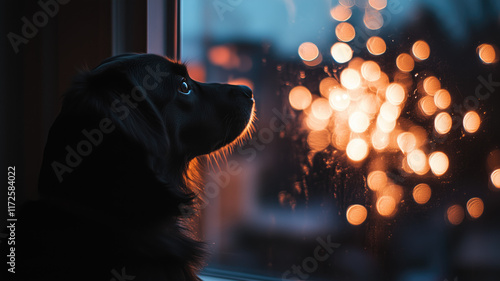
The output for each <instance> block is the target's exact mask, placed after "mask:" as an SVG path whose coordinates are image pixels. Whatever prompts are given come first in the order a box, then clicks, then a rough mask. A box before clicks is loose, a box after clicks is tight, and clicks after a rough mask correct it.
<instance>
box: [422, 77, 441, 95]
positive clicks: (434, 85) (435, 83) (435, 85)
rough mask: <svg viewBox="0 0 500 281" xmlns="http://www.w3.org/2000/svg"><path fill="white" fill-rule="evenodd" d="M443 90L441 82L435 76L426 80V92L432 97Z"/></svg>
mask: <svg viewBox="0 0 500 281" xmlns="http://www.w3.org/2000/svg"><path fill="white" fill-rule="evenodd" d="M439 89H441V82H439V79H437V78H436V77H435V76H429V77H427V78H425V80H424V91H425V92H426V93H427V94H428V95H430V96H434V94H435V93H436V92H437V91H438V90H439Z"/></svg>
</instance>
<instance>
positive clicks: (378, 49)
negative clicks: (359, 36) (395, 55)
mask: <svg viewBox="0 0 500 281" xmlns="http://www.w3.org/2000/svg"><path fill="white" fill-rule="evenodd" d="M366 48H367V49H368V52H370V53H371V54H372V55H376V56H378V55H381V54H383V53H385V49H386V45H385V41H384V39H382V38H380V37H378V36H373V37H370V39H368V41H366Z"/></svg>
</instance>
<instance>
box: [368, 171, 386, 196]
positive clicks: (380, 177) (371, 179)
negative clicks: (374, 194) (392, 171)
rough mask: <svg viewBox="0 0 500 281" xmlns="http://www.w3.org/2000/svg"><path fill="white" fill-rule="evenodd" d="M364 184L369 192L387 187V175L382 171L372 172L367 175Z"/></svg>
mask: <svg viewBox="0 0 500 281" xmlns="http://www.w3.org/2000/svg"><path fill="white" fill-rule="evenodd" d="M366 182H367V184H368V187H369V188H370V189H371V190H373V191H377V190H381V189H382V188H384V187H385V186H386V185H387V175H386V174H385V172H383V171H372V172H370V173H369V174H368V178H367V179H366Z"/></svg>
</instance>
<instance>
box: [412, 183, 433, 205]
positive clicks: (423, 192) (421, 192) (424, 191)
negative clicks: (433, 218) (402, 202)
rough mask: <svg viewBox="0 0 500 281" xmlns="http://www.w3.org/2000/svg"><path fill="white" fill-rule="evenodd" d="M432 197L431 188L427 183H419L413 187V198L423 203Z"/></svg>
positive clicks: (418, 202)
mask: <svg viewBox="0 0 500 281" xmlns="http://www.w3.org/2000/svg"><path fill="white" fill-rule="evenodd" d="M429 199H431V188H430V187H429V185H427V184H425V183H421V184H418V185H417V186H415V188H413V200H415V202H417V204H420V205H423V204H425V203H427V202H428V201H429Z"/></svg>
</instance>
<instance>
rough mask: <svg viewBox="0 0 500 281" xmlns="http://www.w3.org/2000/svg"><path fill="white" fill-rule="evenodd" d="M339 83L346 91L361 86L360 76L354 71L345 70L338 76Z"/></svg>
mask: <svg viewBox="0 0 500 281" xmlns="http://www.w3.org/2000/svg"><path fill="white" fill-rule="evenodd" d="M340 83H341V84H342V86H344V87H345V88H346V89H349V90H353V89H356V88H358V87H359V86H360V85H361V76H360V75H359V72H357V71H356V70H354V69H351V68H346V69H344V70H343V71H342V73H341V74H340Z"/></svg>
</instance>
